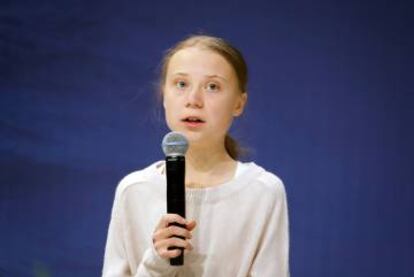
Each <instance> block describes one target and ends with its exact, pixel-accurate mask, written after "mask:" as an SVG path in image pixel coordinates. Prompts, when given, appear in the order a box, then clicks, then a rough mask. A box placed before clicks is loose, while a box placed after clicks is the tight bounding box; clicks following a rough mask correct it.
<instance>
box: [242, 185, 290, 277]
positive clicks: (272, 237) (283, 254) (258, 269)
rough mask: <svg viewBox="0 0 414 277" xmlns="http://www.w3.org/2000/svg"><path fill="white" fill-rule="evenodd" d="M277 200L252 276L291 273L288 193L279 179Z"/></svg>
mask: <svg viewBox="0 0 414 277" xmlns="http://www.w3.org/2000/svg"><path fill="white" fill-rule="evenodd" d="M277 185H278V186H277V189H276V193H275V195H276V200H275V201H274V205H273V207H272V208H271V211H270V213H269V219H268V223H267V225H266V227H265V229H264V231H263V234H262V240H261V243H260V245H259V249H258V252H257V254H256V257H255V259H254V261H253V264H252V267H251V270H250V275H249V276H251V277H256V276H260V277H267V276H269V277H270V276H273V277H288V276H289V275H290V273H289V230H288V229H289V222H288V211H287V201H286V193H285V189H284V186H283V183H282V182H281V181H278V184H277Z"/></svg>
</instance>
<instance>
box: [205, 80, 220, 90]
mask: <svg viewBox="0 0 414 277" xmlns="http://www.w3.org/2000/svg"><path fill="white" fill-rule="evenodd" d="M219 88H220V87H219V85H218V84H216V83H213V82H210V83H208V84H207V87H206V89H207V90H208V91H218V90H219Z"/></svg>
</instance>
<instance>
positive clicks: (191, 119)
mask: <svg viewBox="0 0 414 277" xmlns="http://www.w3.org/2000/svg"><path fill="white" fill-rule="evenodd" d="M183 121H184V122H187V123H204V120H202V119H200V118H198V117H192V116H190V117H186V118H184V119H183Z"/></svg>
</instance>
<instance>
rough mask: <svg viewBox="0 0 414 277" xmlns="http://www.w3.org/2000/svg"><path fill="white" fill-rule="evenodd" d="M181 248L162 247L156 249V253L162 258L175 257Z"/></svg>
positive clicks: (178, 254)
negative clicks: (169, 248) (158, 249)
mask: <svg viewBox="0 0 414 277" xmlns="http://www.w3.org/2000/svg"><path fill="white" fill-rule="evenodd" d="M181 252H182V250H181V249H172V250H168V249H167V248H163V249H162V250H160V251H158V255H160V257H161V258H164V259H170V258H175V257H178V256H180V255H181Z"/></svg>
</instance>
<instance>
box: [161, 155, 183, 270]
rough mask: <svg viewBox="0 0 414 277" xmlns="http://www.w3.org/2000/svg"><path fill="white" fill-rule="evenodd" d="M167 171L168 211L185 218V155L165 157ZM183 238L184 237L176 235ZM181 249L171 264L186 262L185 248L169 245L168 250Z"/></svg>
mask: <svg viewBox="0 0 414 277" xmlns="http://www.w3.org/2000/svg"><path fill="white" fill-rule="evenodd" d="M165 162H166V168H167V170H166V172H167V213H169V214H178V215H180V216H182V217H183V218H185V157H184V156H167V157H166V158H165ZM170 225H175V226H179V227H182V228H185V227H186V226H185V225H182V224H179V223H176V222H174V223H171V224H170ZM176 237H178V238H181V239H185V238H184V237H180V236H176ZM173 249H180V250H181V254H180V255H179V256H177V257H175V258H171V259H170V265H174V266H180V265H183V264H184V248H182V247H174V246H173V247H169V248H168V250H173Z"/></svg>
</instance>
